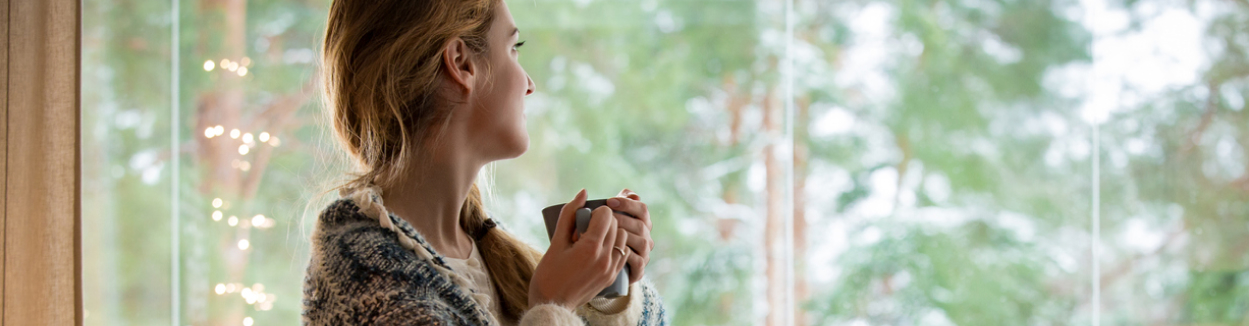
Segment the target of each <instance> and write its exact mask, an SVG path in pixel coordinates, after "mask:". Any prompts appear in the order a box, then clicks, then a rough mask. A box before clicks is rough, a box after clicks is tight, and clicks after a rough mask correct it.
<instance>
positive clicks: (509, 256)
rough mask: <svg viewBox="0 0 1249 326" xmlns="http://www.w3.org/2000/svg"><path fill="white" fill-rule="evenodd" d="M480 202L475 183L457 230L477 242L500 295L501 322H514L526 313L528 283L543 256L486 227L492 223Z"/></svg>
mask: <svg viewBox="0 0 1249 326" xmlns="http://www.w3.org/2000/svg"><path fill="white" fill-rule="evenodd" d="M481 198H482V197H481V189H480V188H478V187H477V184H476V183H474V184H473V187H472V188H470V189H469V191H468V197H467V198H465V200H464V207H462V208H461V209H460V227H461V228H463V229H464V232H466V233H468V234H471V235H474V238H477V239H474V241H477V249H478V250H479V251H481V257H482V260H483V261H485V262H486V269H487V270H489V271H490V279H492V280H493V281H494V287H495V290H497V291H498V293H499V307H500V308H502V309H501V310H502V312H503V315H502V316H499V317H500V319H506V320H510V321H513V322H515V321H518V320H520V316H521V315H523V314H524V313H525V310H528V309H529V279H531V278H532V277H533V270H534V268H535V267H536V266H537V265H538V261H539V260H541V259H542V253H541V252H538V250H537V249H534V248H533V247H530V246H529V245H528V244H525V243H524V242H522V241H520V239H517V238H516V237H513V236H512V235H511V234H508V233H507V232H506V231H503V230H501V229H499V228H494V227H491V226H490V225H488V224H492V223H494V221H488V219H489V218H488V216H486V207H485V205H484V204H483V203H482V200H481ZM479 233H480V234H481V236H480V237H478V236H477V235H478V234H479Z"/></svg>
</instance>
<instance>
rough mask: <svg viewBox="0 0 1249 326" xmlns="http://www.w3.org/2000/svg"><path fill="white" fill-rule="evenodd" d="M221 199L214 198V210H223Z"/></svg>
mask: <svg viewBox="0 0 1249 326" xmlns="http://www.w3.org/2000/svg"><path fill="white" fill-rule="evenodd" d="M221 204H222V201H221V198H213V208H221Z"/></svg>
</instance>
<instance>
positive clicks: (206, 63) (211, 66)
mask: <svg viewBox="0 0 1249 326" xmlns="http://www.w3.org/2000/svg"><path fill="white" fill-rule="evenodd" d="M216 67H217V63H216V62H213V61H212V60H204V71H213V69H214V68H216Z"/></svg>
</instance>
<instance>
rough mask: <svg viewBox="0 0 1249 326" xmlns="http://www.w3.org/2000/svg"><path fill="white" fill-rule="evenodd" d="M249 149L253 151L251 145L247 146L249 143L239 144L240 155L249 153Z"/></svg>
mask: <svg viewBox="0 0 1249 326" xmlns="http://www.w3.org/2000/svg"><path fill="white" fill-rule="evenodd" d="M248 151H251V148H250V147H247V145H239V155H247V152H248Z"/></svg>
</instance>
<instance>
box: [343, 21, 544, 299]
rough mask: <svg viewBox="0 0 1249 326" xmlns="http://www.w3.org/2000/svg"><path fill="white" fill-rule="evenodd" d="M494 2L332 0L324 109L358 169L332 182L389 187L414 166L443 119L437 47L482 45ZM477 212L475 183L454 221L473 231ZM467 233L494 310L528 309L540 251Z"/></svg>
mask: <svg viewBox="0 0 1249 326" xmlns="http://www.w3.org/2000/svg"><path fill="white" fill-rule="evenodd" d="M500 1H502V0H367V1H364V0H335V1H334V2H333V4H332V5H331V6H330V12H329V18H328V20H327V22H326V30H325V43H324V47H323V48H322V68H323V78H322V80H323V81H324V84H325V99H326V101H327V103H326V107H327V108H328V109H329V113H330V120H331V121H332V125H333V129H334V134H335V136H336V138H337V139H338V141H339V143H340V144H341V145H342V146H343V147H345V149H346V150H347V152H349V153H350V154H351V157H352V158H353V159H354V160H355V163H356V165H357V166H358V167H359V169H358V170H359V171H357V172H356V173H355V174H352V175H351V179H350V180H349V181H347V182H346V183H344V184H342V185H340V186H339V190H349V189H360V188H365V187H371V186H380V187H382V188H388V187H389V186H392V185H394V183H395V182H396V180H397V178H399V177H401V176H402V175H404V174H405V172H407V171H410V169H413V168H416V167H418V166H419V165H420V163H421V162H418V161H417V160H418V158H422V157H421V154H423V153H427V152H429V148H430V146H429V144H431V143H437V141H438V140H439V138H440V137H441V135H442V132H443V131H444V130H445V128H446V125H447V123H448V122H449V121H450V120H451V119H450V118H451V114H452V112H451V110H450V108H449V106H448V105H446V103H447V100H446V99H442V98H440V96H439V89H440V81H441V80H443V74H445V73H446V71H445V70H444V68H443V65H442V62H443V55H442V53H443V47H444V46H445V45H446V44H447V43H448V42H450V41H451V40H454V39H455V38H460V39H462V40H463V41H464V43H465V44H466V45H467V47H468V48H469V49H470V50H471V51H472V52H474V53H476V54H485V53H486V52H488V51H489V50H490V49H489V47H488V46H487V42H486V35H487V32H489V30H490V26H491V23H492V22H493V20H494V14H495V10H498V8H499V7H500ZM476 57H481V56H476ZM487 70H488V67H487ZM422 159H423V160H424V161H427V160H428V159H429V158H428V157H424V158H422ZM486 220H487V215H486V210H485V205H484V203H483V202H482V194H481V190H480V188H479V187H478V185H477V184H476V183H474V184H473V185H472V187H471V188H470V190H469V193H468V196H467V198H466V199H465V200H464V205H463V207H461V211H460V227H461V228H463V229H464V231H465V232H467V233H468V234H472V235H477V234H478V233H479V232H481V231H482V229H483V228H487V226H486V225H485V224H486ZM475 241H477V245H478V248H479V250H480V251H481V255H482V258H483V260H484V261H485V262H486V268H487V269H488V270H489V272H490V275H491V277H492V278H493V280H494V286H495V288H496V289H497V291H498V293H499V299H500V306H501V307H502V312H503V316H500V318H505V319H508V320H517V319H519V317H520V316H521V314H523V313H524V311H525V310H527V309H529V302H528V301H529V280H530V278H531V277H532V276H533V271H534V267H535V266H536V265H537V262H538V260H539V259H541V257H542V253H541V252H538V251H537V250H535V249H534V248H532V247H530V246H529V245H527V244H525V243H524V242H521V241H520V240H519V239H517V238H515V237H513V236H512V235H510V234H508V233H507V232H504V231H503V230H500V229H499V228H490V229H489V230H487V231H486V233H485V235H484V236H482V237H481V238H480V239H475Z"/></svg>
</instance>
